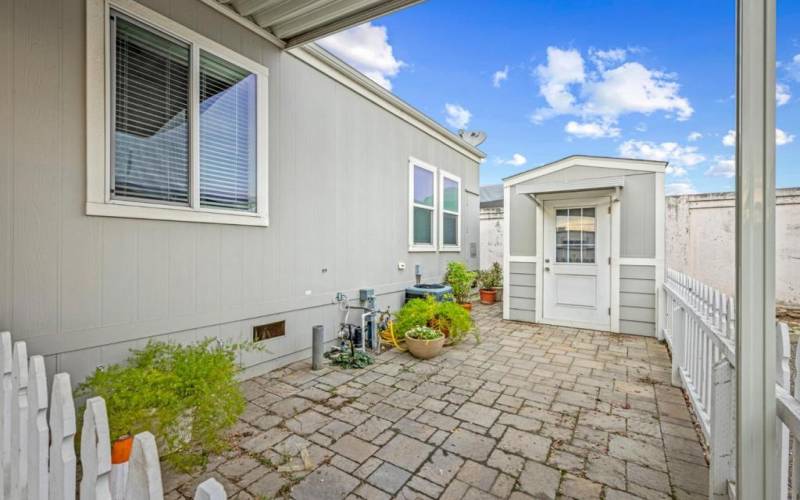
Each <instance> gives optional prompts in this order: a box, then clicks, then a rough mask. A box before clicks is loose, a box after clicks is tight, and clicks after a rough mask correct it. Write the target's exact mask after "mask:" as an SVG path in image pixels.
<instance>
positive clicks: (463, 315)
mask: <svg viewBox="0 0 800 500" xmlns="http://www.w3.org/2000/svg"><path fill="white" fill-rule="evenodd" d="M418 326H428V327H431V328H433V329H435V330H439V331H441V332H442V333H443V334H444V335H445V336H446V337H447V342H448V344H456V343H458V342H460V341H462V340H463V339H464V336H465V335H466V334H467V333H469V332H472V333H473V335H475V338H476V340H479V337H478V331H477V328H475V327H474V323H473V322H472V317H471V316H470V314H469V312H467V311H466V310H465V309H464V308H463V307H462V306H461V305H459V304H456V303H455V302H452V301H442V302H439V301H437V300H436V299H434V298H433V296H430V295H429V296H428V297H426V298H424V299H412V300H410V301H408V302H407V303H406V304H405V305H404V306H403V307H402V308H401V309H400V310H399V311H397V313H396V314H395V320H394V333H395V336H396V337H397V338H398V339H401V338H404V337H405V335H406V334H407V333H408V332H409V331H410V330H412V329H413V328H415V327H418Z"/></svg>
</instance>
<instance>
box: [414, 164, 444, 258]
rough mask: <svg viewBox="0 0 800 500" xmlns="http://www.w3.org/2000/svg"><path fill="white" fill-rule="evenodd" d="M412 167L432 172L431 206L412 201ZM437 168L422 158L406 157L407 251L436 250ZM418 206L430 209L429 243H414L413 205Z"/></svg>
mask: <svg viewBox="0 0 800 500" xmlns="http://www.w3.org/2000/svg"><path fill="white" fill-rule="evenodd" d="M414 167H420V168H422V169H425V170H427V171H429V172H431V173H432V174H433V206H432V207H429V206H427V205H421V204H419V203H415V202H414ZM438 170H439V169H437V168H436V167H434V166H433V165H431V164H429V163H426V162H424V161H422V160H419V159H417V158H413V157H411V158H409V159H408V251H409V252H435V251H436V248H437V247H436V240H437V238H436V236H437V235H438V234H439V232H438V226H439V224H438V222H439V217H438V215H437V212H438V211H439V206H438V203H439V193H438V187H437V182H438V177H439V175H438V174H439V172H438ZM415 206H419V207H420V208H425V209H430V210H431V212H432V214H431V233H432V234H431V243H430V244H427V243H414V207H415Z"/></svg>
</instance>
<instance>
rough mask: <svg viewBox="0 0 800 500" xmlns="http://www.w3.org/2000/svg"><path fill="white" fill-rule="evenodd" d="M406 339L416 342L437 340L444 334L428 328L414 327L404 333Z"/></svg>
mask: <svg viewBox="0 0 800 500" xmlns="http://www.w3.org/2000/svg"><path fill="white" fill-rule="evenodd" d="M406 337H408V338H410V339H417V340H439V339H440V338H442V337H444V334H443V333H442V332H440V331H439V330H434V329H433V328H431V327H429V326H415V327H414V328H412V329H411V330H409V331H407V332H406Z"/></svg>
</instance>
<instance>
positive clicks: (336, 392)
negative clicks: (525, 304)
mask: <svg viewBox="0 0 800 500" xmlns="http://www.w3.org/2000/svg"><path fill="white" fill-rule="evenodd" d="M473 316H474V317H475V319H476V321H477V324H478V326H479V328H480V331H481V336H482V342H481V343H480V344H476V343H475V341H474V340H473V339H472V338H469V339H468V340H466V341H465V342H464V343H462V344H461V345H459V346H456V347H453V348H449V349H447V350H446V351H445V352H444V354H443V355H441V356H439V357H437V358H435V359H433V360H430V361H419V360H416V359H414V358H412V357H411V356H410V355H408V354H406V353H398V352H395V351H390V352H387V353H384V354H383V355H381V356H379V357H378V358H377V360H376V364H374V365H373V366H370V367H369V368H367V369H364V370H339V369H331V368H325V369H323V370H320V371H318V372H312V371H311V370H310V363H309V362H308V361H303V362H299V363H295V364H293V365H291V366H289V367H287V368H284V369H281V370H277V371H274V372H271V373H269V374H267V375H264V376H262V377H258V378H255V379H251V380H248V381H247V382H245V383H244V384H243V387H244V390H245V393H246V396H247V399H248V406H247V410H246V411H245V413H244V415H243V416H242V418H241V421H240V422H239V424H238V425H237V427H236V430H235V434H236V435H235V438H236V447H235V448H234V449H233V450H231V451H230V452H228V453H226V454H225V455H224V456H219V457H213V458H212V459H211V463H210V464H209V469H212V470H213V472H207V471H206V472H203V473H198V475H197V476H196V477H192V476H188V475H181V474H165V492H168V494H167V498H168V499H178V498H189V497H190V493H192V492H193V491H194V486H195V484H196V483H197V482H200V480H201V479H205V478H207V477H209V475H210V476H213V477H216V478H217V479H218V480H219V481H221V482H222V483H223V485H224V486H225V489H226V491H227V492H228V494H229V496H230V497H231V498H239V499H251V498H254V499H264V498H276V497H284V496H285V497H291V498H296V499H309V500H322V499H337V498H353V499H356V498H365V499H369V500H372V499H383V498H414V499H416V498H423V499H424V498H451V499H461V498H515V499H524V498H536V499H547V498H576V499H584V498H605V499H608V500H612V499H632V498H645V499H666V500H668V499H671V498H678V499H681V498H706V492H707V490H708V486H707V484H708V468H707V465H706V462H705V459H704V455H703V448H702V446H701V445H700V442H699V440H698V435H697V432H696V431H695V428H694V426H693V424H692V420H691V417H690V414H689V412H688V410H687V407H686V404H685V402H684V399H683V395H682V393H681V391H680V390H678V389H676V388H673V387H671V386H670V385H669V379H670V372H669V366H670V362H669V357H668V354H667V351H666V348H665V347H664V346H663V345H662V344H660V343H658V342H657V341H656V340H655V339H651V338H643V337H634V336H625V335H614V334H607V333H599V332H589V331H583V330H575V329H570V328H561V327H551V326H544V325H530V324H524V323H516V322H509V321H503V320H502V319H501V317H500V316H501V309H500V306H499V305H495V306H492V307H485V306H479V305H478V306H476V307H475V309H474V311H473ZM302 450H306V451H307V452H308V457H307V458H309V459H310V461H311V462H312V463H313V467H311V468H309V469H308V470H294V471H286V470H285V469H286V468H289V467H292V466H295V467H294V468H295V469H302V468H303V467H302V465H303V459H302V456H301V455H302V454H304V453H301V452H302Z"/></svg>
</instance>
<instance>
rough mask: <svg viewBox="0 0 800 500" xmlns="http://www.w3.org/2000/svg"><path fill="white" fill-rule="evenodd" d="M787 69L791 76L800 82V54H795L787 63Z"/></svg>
mask: <svg viewBox="0 0 800 500" xmlns="http://www.w3.org/2000/svg"><path fill="white" fill-rule="evenodd" d="M785 67H786V71H787V72H788V73H789V76H791V77H792V78H794V79H795V81H798V82H800V54H795V56H794V57H793V58H792V60H791V61H790V62H789V63H787V64H786V66H785Z"/></svg>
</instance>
